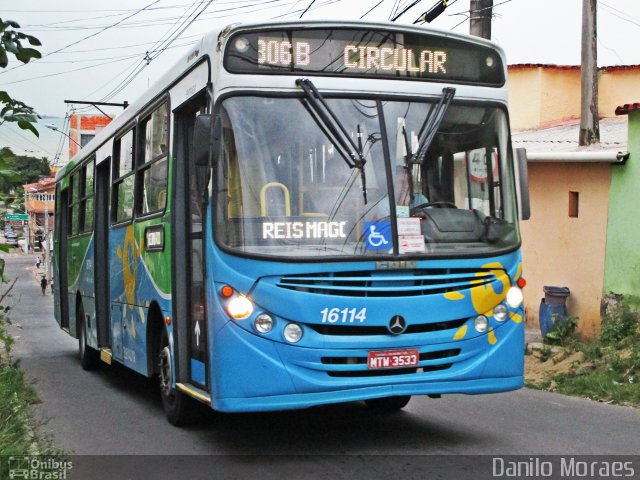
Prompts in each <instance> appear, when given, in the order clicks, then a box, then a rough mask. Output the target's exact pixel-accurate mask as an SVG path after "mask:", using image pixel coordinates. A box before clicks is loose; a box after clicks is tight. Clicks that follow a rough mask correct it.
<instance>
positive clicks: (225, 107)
mask: <svg viewBox="0 0 640 480" xmlns="http://www.w3.org/2000/svg"><path fill="white" fill-rule="evenodd" d="M438 100H439V99H437V98H436V99H434V100H431V101H429V100H420V101H416V100H411V101H400V100H394V101H389V100H380V99H375V98H329V99H327V100H326V101H327V105H328V106H329V108H330V109H331V111H332V112H333V113H334V114H335V116H336V118H338V119H339V122H340V124H341V127H342V128H344V130H345V131H346V133H347V135H349V136H350V138H351V140H352V141H353V142H352V144H353V145H355V146H356V147H357V150H358V155H359V157H361V158H362V160H363V161H364V165H363V166H360V167H358V168H356V167H354V166H352V165H349V163H348V162H345V158H344V154H343V152H341V151H340V148H339V146H337V145H335V144H334V143H332V141H331V140H330V138H331V136H330V135H331V134H330V132H328V131H327V127H326V125H325V124H324V123H323V122H322V120H321V119H319V118H317V117H316V116H314V112H313V109H311V108H309V105H308V103H306V101H305V99H304V98H303V97H293V98H291V97H290V98H282V97H278V98H274V97H259V96H247V95H239V96H232V97H228V98H226V99H225V100H223V101H222V103H221V105H220V109H219V112H220V116H221V119H222V122H223V148H221V154H220V155H221V158H219V159H218V161H217V162H216V165H217V172H216V173H217V174H216V187H215V197H216V198H215V204H216V207H217V208H216V219H215V232H214V234H215V238H216V241H217V242H218V243H219V244H220V245H221V246H222V247H223V248H227V249H230V250H232V251H233V252H234V253H238V254H246V255H251V256H275V257H282V258H290V257H295V258H312V257H318V256H323V257H326V256H337V257H345V256H351V257H353V256H356V257H372V256H377V257H379V256H398V255H402V256H407V255H410V256H414V257H418V258H420V257H424V258H430V257H437V256H449V257H451V256H476V255H487V254H493V253H498V252H501V251H505V250H508V249H513V248H516V247H517V246H518V244H519V234H518V230H517V212H516V207H515V187H514V180H513V169H512V164H511V153H510V148H509V145H508V141H509V130H508V123H507V116H506V112H505V111H504V109H503V108H501V107H496V106H494V105H491V106H486V105H479V104H474V105H464V104H460V103H456V102H452V103H451V105H449V107H448V109H447V110H446V113H445V115H444V118H443V119H442V121H441V123H440V124H439V125H438V128H437V132H436V133H435V135H434V136H433V139H432V140H431V142H430V143H429V145H428V150H427V151H426V153H425V154H424V155H416V153H417V152H418V150H419V148H420V146H421V141H420V139H421V138H422V137H423V132H422V130H423V129H424V128H425V123H426V119H428V118H429V116H430V113H431V111H432V110H433V109H434V107H435V105H436V104H437V102H438ZM417 158H418V159H419V161H417V160H416V159H417Z"/></svg>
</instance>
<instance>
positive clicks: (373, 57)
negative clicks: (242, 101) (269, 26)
mask: <svg viewBox="0 0 640 480" xmlns="http://www.w3.org/2000/svg"><path fill="white" fill-rule="evenodd" d="M225 68H226V69H227V70H229V71H230V72H232V73H253V74H305V75H334V76H335V75H345V76H358V77H372V78H378V77H381V78H394V79H409V80H411V79H413V80H425V81H441V82H448V83H470V84H476V83H477V84H481V85H490V86H501V85H503V84H504V81H505V78H504V67H503V64H502V60H501V58H500V55H499V54H498V52H497V51H496V50H495V49H493V48H491V47H488V46H484V45H478V44H475V43H473V42H471V41H466V40H463V39H458V38H447V37H442V36H439V35H433V34H429V33H424V34H422V33H417V32H416V33H413V32H398V31H382V30H361V29H351V28H340V29H320V28H305V29H297V30H296V29H286V30H278V31H273V30H268V31H260V32H256V31H251V32H246V33H237V34H235V35H234V36H232V37H231V39H230V40H229V42H228V44H227V50H226V53H225Z"/></svg>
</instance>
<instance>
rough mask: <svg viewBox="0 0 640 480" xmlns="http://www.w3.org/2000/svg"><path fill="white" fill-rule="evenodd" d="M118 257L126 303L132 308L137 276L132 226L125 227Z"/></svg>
mask: <svg viewBox="0 0 640 480" xmlns="http://www.w3.org/2000/svg"><path fill="white" fill-rule="evenodd" d="M117 253H118V257H120V258H121V259H122V277H123V280H124V295H125V298H126V303H127V304H128V305H129V306H130V308H133V304H134V303H135V292H136V278H137V276H138V253H139V251H138V246H137V245H136V237H135V233H134V231H133V225H130V226H128V227H127V230H126V232H125V235H124V246H123V247H120V246H118V252H117Z"/></svg>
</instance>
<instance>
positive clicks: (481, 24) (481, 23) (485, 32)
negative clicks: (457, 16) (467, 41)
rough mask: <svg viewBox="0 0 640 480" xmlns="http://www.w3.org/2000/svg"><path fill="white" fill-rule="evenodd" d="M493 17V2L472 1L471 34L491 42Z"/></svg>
mask: <svg viewBox="0 0 640 480" xmlns="http://www.w3.org/2000/svg"><path fill="white" fill-rule="evenodd" d="M594 1H595V0H594ZM492 16H493V0H471V4H470V6H469V34H471V35H475V36H476V37H482V38H486V39H488V40H491V17H492Z"/></svg>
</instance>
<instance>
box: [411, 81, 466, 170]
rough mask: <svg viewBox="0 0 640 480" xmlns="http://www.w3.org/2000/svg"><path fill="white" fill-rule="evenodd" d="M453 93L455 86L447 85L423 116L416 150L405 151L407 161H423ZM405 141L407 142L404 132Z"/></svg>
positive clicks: (454, 92)
mask: <svg viewBox="0 0 640 480" xmlns="http://www.w3.org/2000/svg"><path fill="white" fill-rule="evenodd" d="M455 94H456V89H455V88H451V87H447V88H443V89H442V97H440V101H439V102H438V104H437V105H436V106H435V107H433V108H432V109H431V110H430V111H429V114H428V115H427V118H425V120H424V123H423V124H422V128H420V133H419V134H418V139H419V140H418V150H417V151H416V153H414V154H413V155H411V156H409V154H408V153H407V163H409V164H414V163H418V164H421V165H422V164H423V163H424V157H425V156H426V155H427V150H429V147H430V146H431V142H432V141H433V138H434V137H435V136H436V133H437V131H438V128H440V124H441V123H442V120H444V116H445V114H446V113H447V109H448V108H449V104H450V103H451V100H453V97H454V95H455ZM405 142H406V143H407V144H408V141H407V137H406V134H405ZM407 152H409V150H407Z"/></svg>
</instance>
